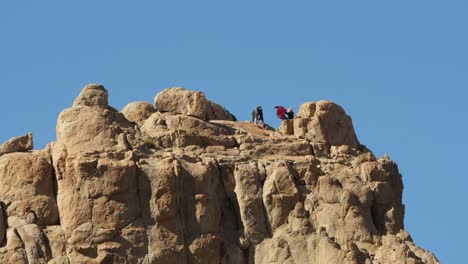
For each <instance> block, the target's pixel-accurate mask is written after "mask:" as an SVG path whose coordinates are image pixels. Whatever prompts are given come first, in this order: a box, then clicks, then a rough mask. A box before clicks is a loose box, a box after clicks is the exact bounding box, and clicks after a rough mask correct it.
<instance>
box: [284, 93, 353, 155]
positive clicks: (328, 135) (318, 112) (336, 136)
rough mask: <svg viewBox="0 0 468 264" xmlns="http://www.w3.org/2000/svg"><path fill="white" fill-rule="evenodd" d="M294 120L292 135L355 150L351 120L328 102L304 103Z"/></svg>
mask: <svg viewBox="0 0 468 264" xmlns="http://www.w3.org/2000/svg"><path fill="white" fill-rule="evenodd" d="M293 120H294V135H295V136H297V137H304V138H306V139H309V140H311V141H314V142H323V143H325V144H328V145H348V146H350V147H352V148H355V149H357V148H358V146H359V142H358V139H357V137H356V134H355V132H354V128H353V124H352V121H351V118H350V117H349V116H348V115H346V113H345V111H344V110H343V108H341V107H340V106H339V105H337V104H335V103H333V102H330V101H319V102H317V103H305V104H303V105H302V106H301V107H300V108H299V112H298V115H297V118H295V119H293Z"/></svg>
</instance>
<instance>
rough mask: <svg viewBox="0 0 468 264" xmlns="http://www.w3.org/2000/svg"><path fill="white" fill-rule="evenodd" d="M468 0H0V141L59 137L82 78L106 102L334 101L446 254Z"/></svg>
mask: <svg viewBox="0 0 468 264" xmlns="http://www.w3.org/2000/svg"><path fill="white" fill-rule="evenodd" d="M467 14H468V2H467V1H466V0H460V1H451V0H446V1H428V0H424V1H423V0H411V1H408V0H404V1H403V0H401V1H400V0H396V1H375V0H372V1H371V0H366V1H359V0H358V1H345V0H343V1H333V0H330V1H328V0H327V1H311V0H308V1H276V0H269V1H241V0H237V1H219V0H217V1H115V0H113V1H63V0H61V1H58V0H55V1H17V0H2V1H1V2H0V33H1V34H0V81H1V83H0V89H1V93H0V120H1V127H0V141H2V142H3V141H4V140H6V139H8V138H9V137H11V136H15V135H21V134H24V133H26V132H29V131H31V132H33V134H34V136H35V142H36V147H37V148H43V147H44V146H45V145H46V143H47V142H49V141H53V140H54V139H55V130H54V129H55V122H56V118H57V116H58V114H59V112H60V111H61V110H63V109H65V108H67V107H69V106H70V105H71V104H72V101H73V99H74V98H75V97H76V96H77V94H78V93H79V91H80V90H81V88H82V87H83V86H84V85H86V84H87V83H91V82H96V83H102V84H104V85H105V86H106V88H108V90H109V91H110V103H111V104H112V105H113V106H115V107H116V108H118V109H121V108H122V107H123V106H125V105H126V104H127V103H128V102H132V101H137V100H147V101H150V102H152V100H153V97H154V95H155V94H156V93H157V92H158V91H160V90H162V89H164V88H166V87H170V86H184V87H186V88H189V89H193V90H201V91H204V92H205V93H206V94H207V97H208V98H210V99H212V100H214V101H216V102H218V103H220V104H222V105H223V106H225V107H226V108H228V109H229V110H230V111H231V112H233V113H234V114H235V115H236V116H237V117H238V118H239V119H240V120H246V119H248V118H249V112H250V110H251V108H253V107H254V106H255V105H257V104H261V105H263V107H264V109H265V110H268V111H269V112H268V113H267V114H266V119H267V120H266V121H267V122H269V123H271V124H273V125H275V126H276V125H278V121H276V120H275V117H274V114H273V110H274V109H273V106H274V105H277V104H282V105H285V106H291V107H293V108H294V109H297V108H298V106H299V105H300V104H301V103H302V102H305V101H316V100H320V99H331V100H333V101H336V102H337V103H339V104H340V105H342V106H343V107H344V108H345V109H346V111H347V112H348V114H350V115H351V116H352V118H353V120H354V126H355V129H356V131H357V134H358V137H359V139H360V141H361V142H362V143H363V144H366V145H367V146H368V147H370V148H371V149H372V150H373V151H374V152H375V153H376V154H377V155H378V156H382V155H383V154H385V153H387V154H389V155H390V157H391V158H392V159H394V160H395V161H396V162H398V164H399V166H400V170H401V173H402V174H403V179H404V183H405V191H404V203H405V204H406V211H407V212H406V217H405V220H406V221H405V223H406V229H407V230H409V232H410V233H411V235H412V236H413V238H414V240H415V242H416V243H417V244H418V245H420V246H422V247H424V248H427V249H429V250H431V251H433V252H434V253H435V254H436V255H437V257H438V258H439V259H440V260H441V262H442V263H463V262H465V261H466V259H465V258H463V256H464V255H465V251H466V249H465V248H466V237H468V231H467V223H468V217H467V216H468V212H467V211H468V206H467V202H468V199H467V197H468V196H467V193H468V192H467V191H466V189H467V188H468V180H467V178H468V175H467V174H468V173H467V170H466V167H465V164H466V162H467V161H466V159H467V158H468V156H467V150H468V139H467V137H468V125H467V114H468V107H467V103H466V100H467V99H468V92H467V89H468V15H467Z"/></svg>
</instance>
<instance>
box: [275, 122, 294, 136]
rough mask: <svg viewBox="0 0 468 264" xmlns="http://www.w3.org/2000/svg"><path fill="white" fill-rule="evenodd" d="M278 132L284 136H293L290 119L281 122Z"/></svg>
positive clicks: (292, 124) (292, 126) (292, 123)
mask: <svg viewBox="0 0 468 264" xmlns="http://www.w3.org/2000/svg"><path fill="white" fill-rule="evenodd" d="M278 131H279V132H280V133H281V134H284V135H294V121H293V120H290V119H286V120H283V121H282V122H281V125H280V127H279V128H278Z"/></svg>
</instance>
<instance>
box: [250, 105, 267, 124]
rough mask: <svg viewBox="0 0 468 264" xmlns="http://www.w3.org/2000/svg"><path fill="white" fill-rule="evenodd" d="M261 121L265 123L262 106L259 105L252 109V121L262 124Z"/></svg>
mask: <svg viewBox="0 0 468 264" xmlns="http://www.w3.org/2000/svg"><path fill="white" fill-rule="evenodd" d="M260 121H261V122H262V125H265V121H264V120H263V110H262V107H261V106H259V105H258V106H257V108H255V109H254V110H253V111H252V122H254V123H255V124H260Z"/></svg>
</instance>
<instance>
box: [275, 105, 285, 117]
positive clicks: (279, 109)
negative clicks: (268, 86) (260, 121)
mask: <svg viewBox="0 0 468 264" xmlns="http://www.w3.org/2000/svg"><path fill="white" fill-rule="evenodd" d="M275 108H276V116H277V117H278V118H279V119H281V120H285V119H286V116H285V114H286V108H284V106H275Z"/></svg>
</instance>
